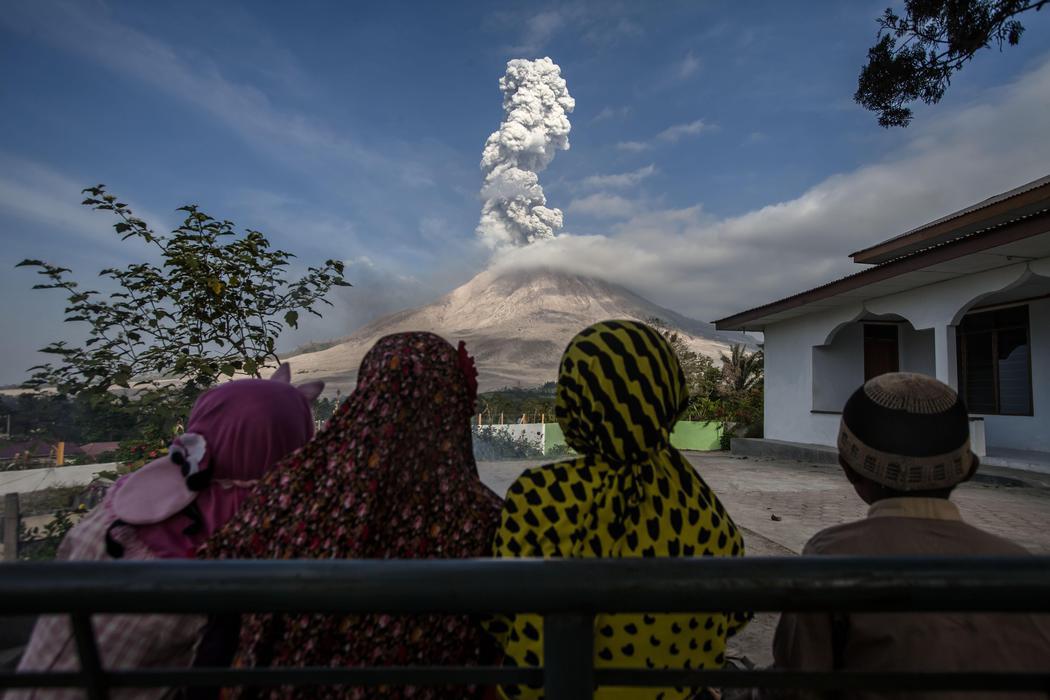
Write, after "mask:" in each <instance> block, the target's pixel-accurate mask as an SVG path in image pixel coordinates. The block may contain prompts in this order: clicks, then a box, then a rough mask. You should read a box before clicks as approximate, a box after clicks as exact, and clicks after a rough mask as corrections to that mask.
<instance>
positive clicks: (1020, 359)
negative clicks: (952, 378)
mask: <svg viewBox="0 0 1050 700" xmlns="http://www.w3.org/2000/svg"><path fill="white" fill-rule="evenodd" d="M957 333H958V336H957V339H958V342H957V345H958V353H959V389H960V391H961V392H962V395H963V398H964V400H965V401H966V406H967V408H968V409H969V411H970V413H983V414H987V415H1001V416H1030V415H1032V361H1031V337H1030V329H1029V320H1028V306H1027V305H1024V306H1011V307H1008V308H1005V309H995V310H993V311H983V312H976V313H971V314H967V315H966V316H965V317H964V318H963V320H962V323H960V324H959V327H958V331H957Z"/></svg>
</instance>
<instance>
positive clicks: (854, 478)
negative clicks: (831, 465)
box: [839, 457, 864, 484]
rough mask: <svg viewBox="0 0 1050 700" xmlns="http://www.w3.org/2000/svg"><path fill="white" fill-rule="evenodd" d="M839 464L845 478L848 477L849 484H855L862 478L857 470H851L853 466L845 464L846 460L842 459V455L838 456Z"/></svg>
mask: <svg viewBox="0 0 1050 700" xmlns="http://www.w3.org/2000/svg"><path fill="white" fill-rule="evenodd" d="M839 466H840V467H842V471H843V472H845V474H846V478H847V479H849V482H850V483H851V484H856V483H857V482H859V481H861V480H862V479H863V478H864V477H862V476H861V475H860V474H858V473H857V472H855V471H853V468H852V467H850V465H848V464H846V460H844V459H842V457H839Z"/></svg>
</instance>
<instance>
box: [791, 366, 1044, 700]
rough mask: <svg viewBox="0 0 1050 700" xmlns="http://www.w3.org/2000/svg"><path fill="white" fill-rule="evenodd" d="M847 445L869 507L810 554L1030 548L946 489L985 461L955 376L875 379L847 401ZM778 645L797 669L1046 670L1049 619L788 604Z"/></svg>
mask: <svg viewBox="0 0 1050 700" xmlns="http://www.w3.org/2000/svg"><path fill="white" fill-rule="evenodd" d="M838 447H839V462H840V464H841V465H842V469H843V471H844V472H845V474H846V478H848V479H849V481H850V483H852V484H853V487H854V489H855V490H856V492H857V495H858V496H860V497H861V498H862V499H863V500H864V501H865V502H866V503H868V504H869V505H870V506H871V508H870V510H869V511H868V517H867V518H866V519H864V520H860V521H857V522H852V523H847V524H845V525H838V526H836V527H831V528H828V529H826V530H823V531H821V532H819V533H817V534H816V535H815V536H814V537H813V538H812V539H811V540H810V541H809V542H808V543H807V544H806V547H805V549H804V550H803V552H802V553H803V554H804V555H854V556H908V555H930V556H1003V555H1007V556H1010V555H1013V556H1017V555H1024V554H1026V551H1025V550H1024V549H1023V548H1022V547H1020V546H1019V545H1017V544H1014V543H1013V542H1010V541H1009V540H1006V539H1003V538H1001V537H997V536H996V535H992V534H990V533H987V532H984V531H983V530H979V529H978V528H976V527H973V526H972V525H968V524H966V523H965V522H963V520H962V518H961V516H960V514H959V510H958V508H956V506H955V504H954V503H952V502H951V501H950V500H948V498H949V496H950V495H951V492H952V490H953V489H954V488H955V487H956V486H957V485H958V484H960V483H962V482H964V481H967V480H968V479H970V478H971V477H972V476H973V475H974V473H975V472H976V471H977V466H978V460H977V457H976V456H975V455H974V454H973V453H972V452H971V450H970V435H969V418H968V415H967V412H966V407H965V405H964V404H963V402H962V400H961V399H960V398H959V396H958V395H957V394H956V392H955V391H954V390H953V389H952V388H951V387H949V386H947V385H945V384H943V383H941V382H939V381H937V380H936V379H933V378H932V377H927V376H925V375H920V374H911V373H905V372H898V373H890V374H884V375H881V376H879V377H876V378H874V379H872V380H870V381H869V382H867V383H866V384H865V385H864V386H863V387H861V388H860V389H858V390H857V391H856V392H854V394H853V396H851V397H850V399H849V401H848V402H847V403H846V406H845V408H844V409H843V411H842V424H841V427H840V430H839V439H838ZM773 653H774V659H775V665H776V666H777V667H778V668H782V669H788V670H805V671H830V670H833V669H838V670H850V671H1045V670H1046V668H1048V667H1050V625H1048V624H1047V621H1046V620H1045V619H1043V618H1041V617H1037V616H1034V615H1021V614H1009V615H1007V614H998V615H992V614H955V613H895V614H850V615H845V616H842V615H835V616H833V615H830V614H791V613H785V614H784V615H782V616H781V619H780V624H779V625H778V627H777V631H776V636H775V638H774V642H773ZM994 695H995V694H986V695H982V694H980V693H955V694H953V693H936V694H925V695H924V694H905V693H900V694H896V695H895V697H937V698H954V697H959V698H969V699H970V700H972V699H973V698H979V697H993V696H994ZM875 696H876V695H875V694H864V693H858V694H856V695H855V696H853V697H875ZM882 697H885V696H882ZM1011 697H1024V696H1023V695H1022V696H1015V695H1012V696H1011ZM1035 697H1043V698H1045V697H1046V695H1045V694H1042V695H1036V696H1035Z"/></svg>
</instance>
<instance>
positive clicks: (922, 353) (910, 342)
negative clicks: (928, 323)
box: [900, 323, 937, 377]
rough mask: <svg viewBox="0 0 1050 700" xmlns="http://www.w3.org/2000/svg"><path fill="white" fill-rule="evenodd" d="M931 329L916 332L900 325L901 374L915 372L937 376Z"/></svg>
mask: <svg viewBox="0 0 1050 700" xmlns="http://www.w3.org/2000/svg"><path fill="white" fill-rule="evenodd" d="M933 343H934V338H933V329H932V328H927V329H925V330H921V331H917V330H915V329H913V328H912V327H911V326H909V325H908V324H906V323H902V324H900V360H901V361H900V366H901V371H902V372H917V373H919V374H928V375H930V376H931V377H935V376H937V359H936V354H935V350H934V345H933Z"/></svg>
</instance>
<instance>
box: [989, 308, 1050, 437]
mask: <svg viewBox="0 0 1050 700" xmlns="http://www.w3.org/2000/svg"><path fill="white" fill-rule="evenodd" d="M1028 313H1029V319H1028V321H1029V328H1030V332H1031V341H1032V344H1031V347H1030V351H1031V358H1032V408H1033V409H1034V411H1033V413H1034V415H1032V416H985V417H984V429H985V439H986V440H987V441H988V447H989V448H992V449H994V448H996V447H1005V448H1008V449H1015V450H1036V451H1039V452H1050V299H1039V300H1036V301H1032V302H1029V304H1028Z"/></svg>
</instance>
